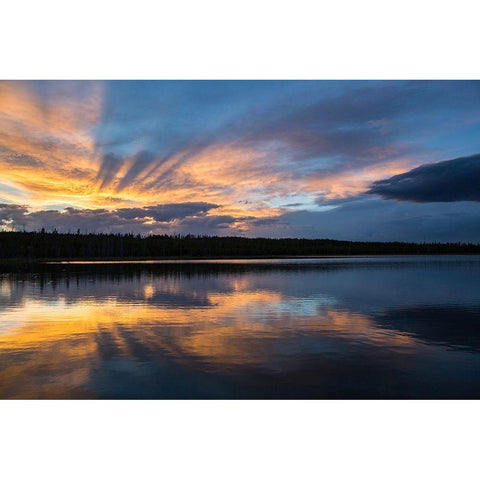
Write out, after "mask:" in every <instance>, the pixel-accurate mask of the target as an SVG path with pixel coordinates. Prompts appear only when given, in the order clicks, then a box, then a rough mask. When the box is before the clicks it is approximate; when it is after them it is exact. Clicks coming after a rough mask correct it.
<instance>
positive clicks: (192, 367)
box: [0, 256, 480, 398]
mask: <svg viewBox="0 0 480 480" xmlns="http://www.w3.org/2000/svg"><path fill="white" fill-rule="evenodd" d="M0 398H480V257H478V256H463V257H382V258H337V259H315V260H312V259H308V260H270V261H265V260H261V261H259V260H257V261H211V262H184V263H177V262H173V263H172V262H165V263H145V264H103V265H89V264H75V265H44V266H42V267H38V271H36V272H24V273H18V272H17V273H3V274H0Z"/></svg>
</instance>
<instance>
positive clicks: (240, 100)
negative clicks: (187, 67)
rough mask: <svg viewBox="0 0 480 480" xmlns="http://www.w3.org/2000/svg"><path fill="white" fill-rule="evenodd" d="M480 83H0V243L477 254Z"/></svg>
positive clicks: (479, 232) (479, 179)
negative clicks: (445, 245) (456, 246)
mask: <svg viewBox="0 0 480 480" xmlns="http://www.w3.org/2000/svg"><path fill="white" fill-rule="evenodd" d="M479 202H480V81H0V228H1V229H3V230H18V229H27V230H38V229H41V228H45V229H47V230H52V229H53V228H56V229H57V230H58V231H62V232H63V231H64V232H68V231H77V229H80V230H81V231H82V232H83V231H88V232H115V233H116V232H133V233H141V234H163V233H168V234H172V233H176V234H186V233H192V234H210V235H241V236H252V237H253V236H255V237H258V236H262V237H264V236H265V237H306V238H336V239H344V240H362V241H396V240H398V241H420V242H423V241H466V242H475V243H478V242H480V203H479Z"/></svg>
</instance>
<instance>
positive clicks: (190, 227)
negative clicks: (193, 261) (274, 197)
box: [0, 202, 254, 234]
mask: <svg viewBox="0 0 480 480" xmlns="http://www.w3.org/2000/svg"><path fill="white" fill-rule="evenodd" d="M218 207H219V205H216V204H214V203H207V202H185V203H170V204H163V205H152V206H146V207H142V208H120V209H117V210H106V209H77V208H72V207H69V208H66V209H65V210H63V211H60V210H39V211H30V210H29V208H28V207H27V206H25V205H12V204H0V227H2V226H3V228H15V229H26V230H40V229H41V228H45V229H47V231H50V230H53V229H56V230H57V231H59V232H68V231H76V230H77V229H80V231H82V232H85V231H88V232H114V233H116V232H122V233H126V232H134V233H144V234H148V233H159V234H162V233H198V234H204V233H212V234H215V233H220V232H225V230H226V229H232V231H231V232H228V233H233V232H234V231H235V229H234V224H235V223H236V222H238V221H244V222H245V221H247V222H248V221H250V220H251V221H254V218H253V217H240V218H238V217H233V216H230V215H207V214H208V213H209V212H210V211H211V210H214V209H215V208H218ZM152 219H153V221H152Z"/></svg>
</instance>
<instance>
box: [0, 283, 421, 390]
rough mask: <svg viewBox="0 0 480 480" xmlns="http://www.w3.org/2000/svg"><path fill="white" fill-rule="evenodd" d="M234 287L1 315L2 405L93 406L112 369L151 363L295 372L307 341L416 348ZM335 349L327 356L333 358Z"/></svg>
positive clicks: (367, 327)
mask: <svg viewBox="0 0 480 480" xmlns="http://www.w3.org/2000/svg"><path fill="white" fill-rule="evenodd" d="M232 286H233V290H230V291H229V292H228V293H222V292H208V293H207V295H206V297H205V298H203V304H201V305H188V304H185V305H183V306H179V305H175V306H172V305H168V304H156V305H155V304H151V303H149V301H150V300H151V299H152V298H153V297H154V296H155V294H156V293H157V292H158V291H163V292H164V293H166V292H168V293H171V294H175V293H177V294H178V293H179V286H178V285H177V284H176V283H175V282H166V283H154V282H152V283H147V284H146V285H144V286H143V287H142V288H141V289H140V290H139V292H140V294H141V295H142V296H143V299H144V300H143V301H142V300H136V301H135V302H127V301H120V300H118V299H117V298H115V297H109V298H102V299H99V298H97V299H92V298H84V299H82V300H81V301H77V302H67V301H66V300H65V299H63V298H62V297H59V298H58V299H56V300H55V301H45V300H38V299H32V298H27V299H25V301H24V302H23V304H22V305H20V306H18V307H15V308H12V309H10V310H6V311H4V312H3V313H2V314H1V315H0V324H1V325H7V326H9V328H7V329H6V330H4V332H3V335H0V358H1V359H2V368H0V397H3V398H5V397H7V396H8V397H16V398H68V397H72V396H73V397H76V398H82V397H87V398H91V397H94V396H95V392H93V391H91V390H90V385H91V382H92V378H93V377H94V376H95V375H97V374H98V372H99V371H101V370H102V368H104V367H105V365H116V366H115V368H120V369H122V368H124V369H125V372H123V373H122V375H127V376H128V375H130V374H134V372H135V368H136V366H138V365H140V364H142V362H143V363H145V362H147V363H148V362H151V361H168V362H174V363H175V364H177V365H178V366H180V367H181V368H183V369H186V370H191V371H202V372H224V371H230V370H232V369H234V370H235V369H237V370H239V369H242V368H247V367H252V368H253V367H254V368H257V369H260V370H265V371H268V370H272V369H276V368H280V367H279V365H281V368H282V369H289V368H290V369H292V368H294V367H295V359H296V358H297V357H299V356H301V355H303V354H306V353H308V349H311V351H312V352H315V349H316V348H317V347H316V346H315V345H314V344H312V345H309V346H307V345H302V342H297V341H295V342H294V341H292V339H298V338H302V337H305V338H307V337H308V338H314V339H315V338H316V339H319V340H318V341H319V342H320V343H321V342H322V341H325V339H327V340H328V342H331V341H347V342H352V341H355V342H367V343H369V344H372V345H378V346H384V347H388V348H402V347H407V346H408V347H412V346H414V344H415V340H414V339H413V338H412V337H410V336H408V335H405V334H401V333H398V332H396V333H392V332H388V331H385V330H382V329H379V328H378V327H376V326H375V325H374V324H373V322H372V321H371V320H370V319H369V318H368V317H367V316H365V315H361V314H357V313H353V312H348V311H344V310H339V309H336V308H335V307H334V306H332V305H328V301H326V300H325V299H324V298H320V297H319V298H310V299H292V298H288V297H284V296H283V295H282V294H281V293H279V292H277V291H273V290H261V289H250V286H249V282H248V280H247V279H246V278H239V279H236V280H234V281H233V283H232ZM195 295H196V294H195V292H192V298H193V299H195ZM322 338H323V340H322ZM328 342H327V343H326V345H327V346H326V347H322V348H327V349H328V348H330V347H328ZM112 362H114V363H112ZM115 362H116V363H115ZM122 362H123V363H122ZM22 379H28V381H22Z"/></svg>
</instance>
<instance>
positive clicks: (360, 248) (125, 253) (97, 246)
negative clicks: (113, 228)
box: [0, 231, 480, 260]
mask: <svg viewBox="0 0 480 480" xmlns="http://www.w3.org/2000/svg"><path fill="white" fill-rule="evenodd" d="M472 253H476V254H480V244H471V243H469V244H466V243H404V242H348V241H339V240H329V239H318V240H310V239H302V238H281V239H272V238H244V237H215V236H195V235H150V236H146V237H142V236H140V235H133V234H93V233H92V234H81V233H76V234H72V233H57V232H55V231H54V232H51V233H50V232H45V231H42V232H0V258H1V259H26V260H37V259H87V258H88V259H101V258H102V259H106V258H119V259H121V258H123V259H125V258H162V257H186V258H219V257H275V256H317V255H319V256H321V255H386V254H400V255H403V254H405V255H408V254H421V255H429V254H472Z"/></svg>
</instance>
